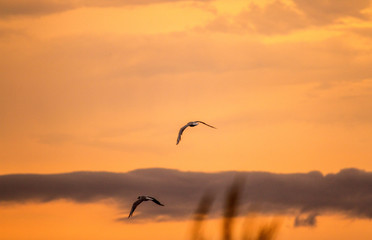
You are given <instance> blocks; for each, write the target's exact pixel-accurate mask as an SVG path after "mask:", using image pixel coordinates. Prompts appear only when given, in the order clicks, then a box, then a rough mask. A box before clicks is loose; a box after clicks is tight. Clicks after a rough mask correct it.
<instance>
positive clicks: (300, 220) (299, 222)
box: [294, 213, 318, 227]
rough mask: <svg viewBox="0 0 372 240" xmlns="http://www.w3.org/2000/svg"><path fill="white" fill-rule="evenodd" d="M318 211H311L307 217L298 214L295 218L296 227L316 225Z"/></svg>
mask: <svg viewBox="0 0 372 240" xmlns="http://www.w3.org/2000/svg"><path fill="white" fill-rule="evenodd" d="M317 216H318V214H317V213H311V214H309V215H308V216H307V217H301V216H296V218H295V220H294V226H295V227H314V226H316V222H317V220H316V217H317Z"/></svg>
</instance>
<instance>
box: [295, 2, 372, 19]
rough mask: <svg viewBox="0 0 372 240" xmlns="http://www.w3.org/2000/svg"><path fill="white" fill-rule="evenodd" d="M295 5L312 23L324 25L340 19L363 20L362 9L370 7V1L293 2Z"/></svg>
mask: <svg viewBox="0 0 372 240" xmlns="http://www.w3.org/2000/svg"><path fill="white" fill-rule="evenodd" d="M293 2H294V3H295V5H296V6H297V7H298V9H299V10H301V11H302V12H303V13H304V14H305V15H306V16H307V18H309V19H310V20H311V21H312V23H314V24H319V25H324V24H329V23H332V22H334V21H335V20H337V19H339V18H342V17H356V18H365V15H364V14H363V13H362V10H363V9H366V8H368V7H370V5H371V1H370V0H357V1H353V2H351V1H348V0H333V1H323V0H315V1H311V2H309V1H307V0H293Z"/></svg>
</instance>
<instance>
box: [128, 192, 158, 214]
mask: <svg viewBox="0 0 372 240" xmlns="http://www.w3.org/2000/svg"><path fill="white" fill-rule="evenodd" d="M149 200H151V201H153V202H154V203H156V204H158V205H160V206H164V205H163V204H161V203H160V202H159V201H158V200H156V199H155V198H153V197H150V196H138V197H137V201H135V202H134V203H133V205H132V209H131V210H130V213H129V216H128V218H130V217H131V216H132V215H133V212H134V210H135V209H136V208H137V206H138V205H140V203H141V202H143V201H149Z"/></svg>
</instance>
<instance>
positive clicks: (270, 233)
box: [191, 177, 280, 240]
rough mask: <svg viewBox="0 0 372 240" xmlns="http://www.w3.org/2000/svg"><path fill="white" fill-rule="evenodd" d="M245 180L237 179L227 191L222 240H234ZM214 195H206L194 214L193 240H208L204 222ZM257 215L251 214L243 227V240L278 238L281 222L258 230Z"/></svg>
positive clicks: (264, 225)
mask: <svg viewBox="0 0 372 240" xmlns="http://www.w3.org/2000/svg"><path fill="white" fill-rule="evenodd" d="M243 186H244V180H243V179H242V178H239V177H237V178H235V180H234V181H233V183H232V184H231V186H230V187H229V188H228V189H227V192H226V195H225V203H224V207H223V223H222V227H221V230H222V231H221V238H222V240H233V239H234V238H233V232H234V226H235V225H236V218H237V216H238V215H239V199H240V198H241V195H242V192H243ZM213 201H214V195H212V194H210V193H206V194H205V195H204V196H203V197H202V199H201V200H200V202H199V205H198V207H197V209H196V211H195V214H194V221H193V227H192V230H191V239H192V240H206V239H205V238H204V236H203V225H204V221H205V220H207V215H208V213H209V211H210V208H211V206H212V203H213ZM254 223H255V215H254V214H252V213H249V214H248V215H247V217H246V218H245V221H244V224H243V226H242V233H241V236H240V239H241V240H274V239H275V238H276V237H277V234H278V231H279V228H280V221H279V220H277V219H274V220H272V221H271V222H268V223H265V224H263V225H261V226H260V227H259V228H258V229H256V230H255V228H254Z"/></svg>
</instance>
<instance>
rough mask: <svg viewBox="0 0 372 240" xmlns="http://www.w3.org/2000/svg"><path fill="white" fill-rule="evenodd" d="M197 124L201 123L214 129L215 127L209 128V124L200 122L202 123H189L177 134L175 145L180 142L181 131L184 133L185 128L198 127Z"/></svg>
mask: <svg viewBox="0 0 372 240" xmlns="http://www.w3.org/2000/svg"><path fill="white" fill-rule="evenodd" d="M199 123H203V124H204V125H207V126H208V127H211V128H215V127H213V126H211V125H209V124H206V123H205V122H202V121H194V122H189V123H187V124H186V125H185V126H183V127H181V129H180V131H179V132H178V138H177V143H176V145H177V144H178V143H179V142H180V141H181V135H182V133H183V131H185V129H186V128H187V127H195V126H198V125H199Z"/></svg>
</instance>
